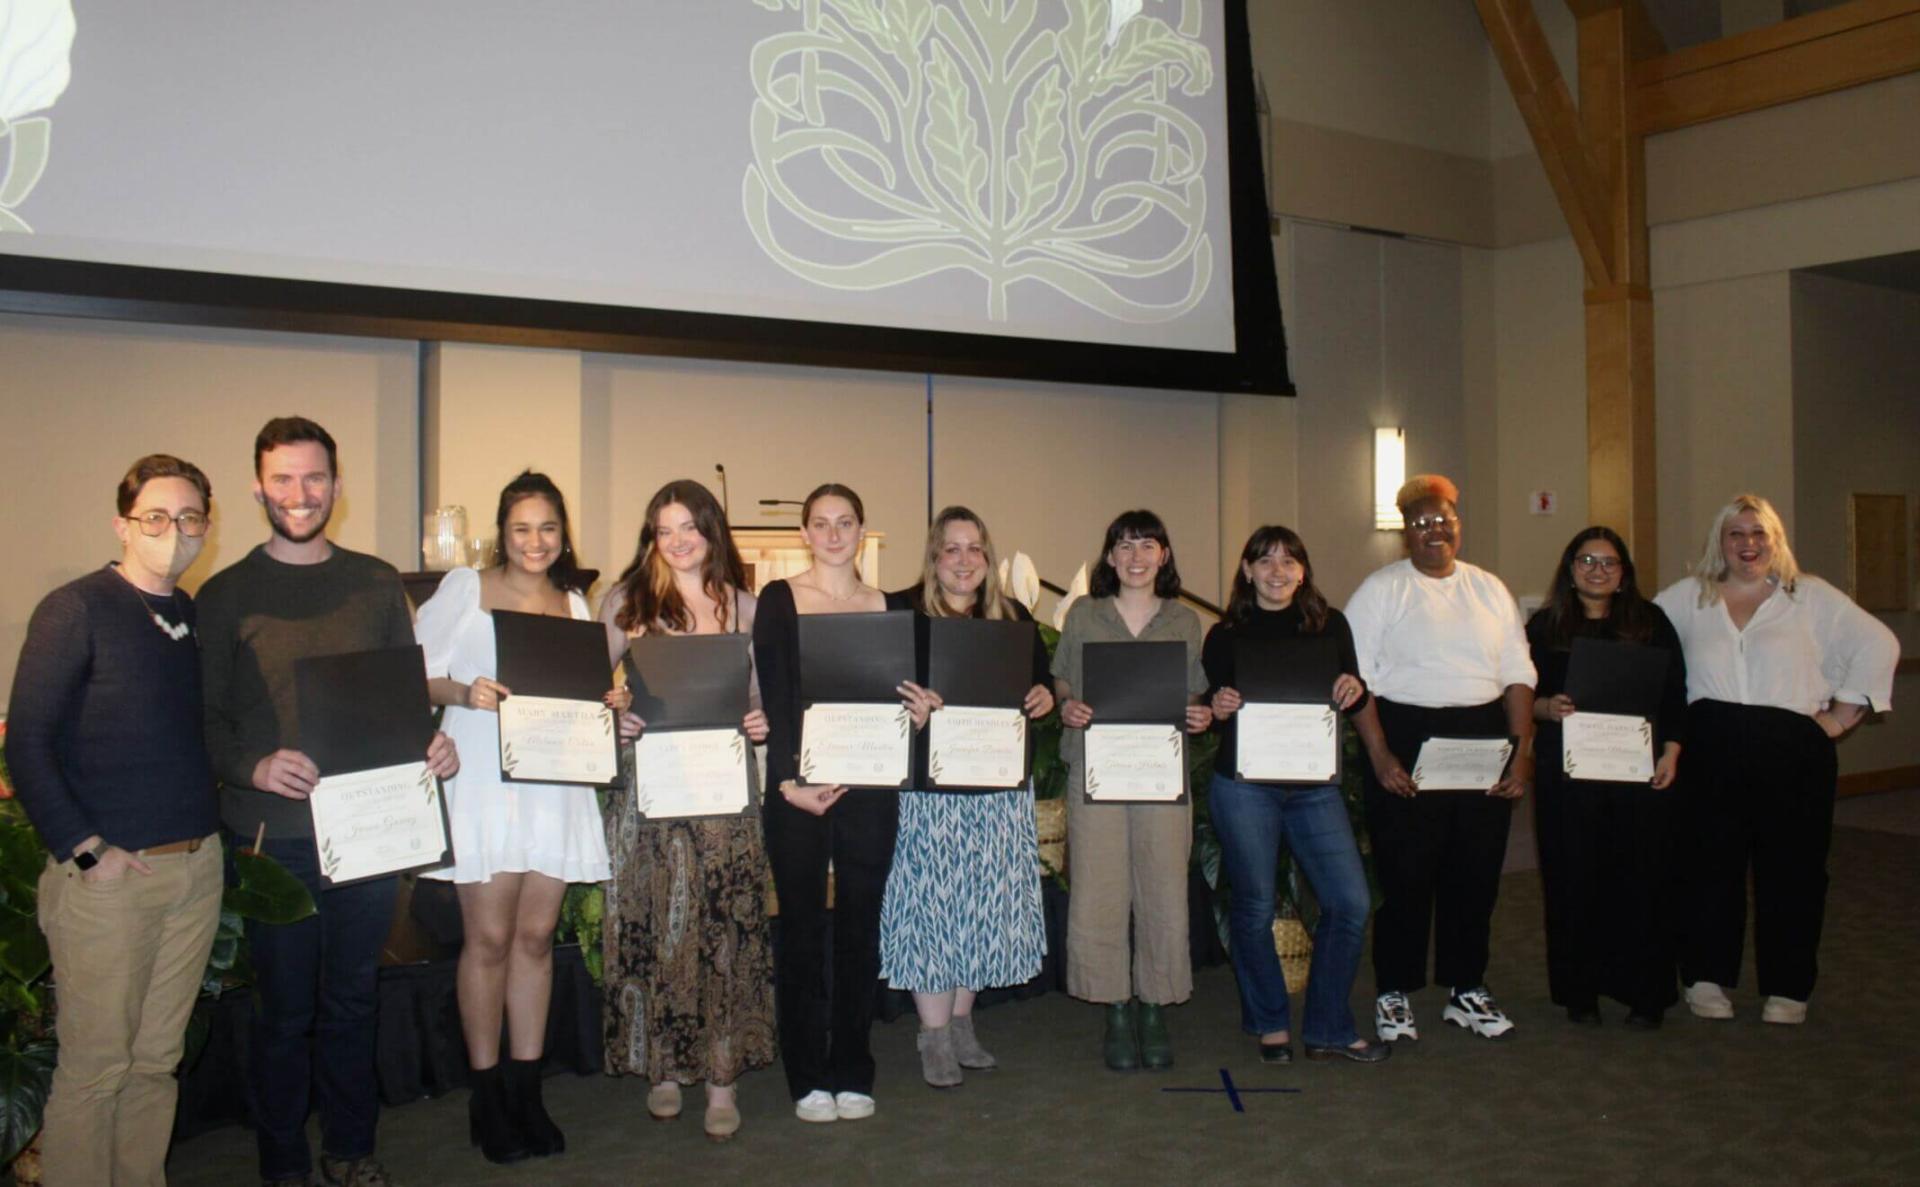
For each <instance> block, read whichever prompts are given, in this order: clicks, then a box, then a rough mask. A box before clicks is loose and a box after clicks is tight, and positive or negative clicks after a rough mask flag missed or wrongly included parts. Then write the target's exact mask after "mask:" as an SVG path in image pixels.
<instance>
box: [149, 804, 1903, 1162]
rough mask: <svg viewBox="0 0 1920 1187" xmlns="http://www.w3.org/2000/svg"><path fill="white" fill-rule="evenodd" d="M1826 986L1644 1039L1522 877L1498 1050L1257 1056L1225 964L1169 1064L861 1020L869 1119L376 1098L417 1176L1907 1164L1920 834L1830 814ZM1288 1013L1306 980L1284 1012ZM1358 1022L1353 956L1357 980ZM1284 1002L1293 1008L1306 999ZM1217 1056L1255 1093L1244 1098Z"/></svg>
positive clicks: (554, 1085)
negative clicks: (1582, 997)
mask: <svg viewBox="0 0 1920 1187" xmlns="http://www.w3.org/2000/svg"><path fill="white" fill-rule="evenodd" d="M1832 869H1833V891H1832V895H1831V897H1830V900H1829V908H1828V915H1827V931H1826V938H1825V941H1824V943H1823V945H1822V949H1821V963H1822V967H1821V981H1820V987H1819V989H1818V991H1817V992H1816V994H1815V997H1814V1001H1813V1007H1812V1011H1811V1013H1810V1015H1809V1018H1808V1021H1807V1024H1806V1025H1805V1026H1804V1027H1801V1028H1798V1029H1795V1028H1786V1027H1772V1026H1763V1025H1761V1023H1760V1022H1759V1020H1758V1015H1759V1010H1758V1003H1757V1001H1756V1000H1755V998H1754V995H1753V990H1752V976H1751V967H1750V965H1749V972H1748V974H1747V977H1746V979H1745V981H1746V983H1745V986H1744V987H1743V988H1742V989H1740V990H1736V991H1735V992H1734V994H1733V996H1734V1000H1735V1005H1736V1007H1737V1009H1738V1010H1739V1017H1738V1018H1737V1019H1736V1020H1735V1021H1733V1022H1721V1023H1708V1022H1701V1021H1699V1020H1697V1019H1694V1018H1693V1017H1691V1016H1690V1015H1688V1014H1687V1013H1686V1010H1685V1008H1684V1006H1683V1007H1680V1008H1679V1009H1677V1010H1676V1011H1675V1012H1674V1013H1673V1014H1671V1015H1670V1016H1669V1019H1668V1023H1667V1026H1666V1027H1665V1029H1663V1030H1661V1031H1659V1032H1656V1033H1651V1034H1648V1033H1641V1032H1635V1031H1629V1030H1627V1029H1626V1028H1625V1027H1623V1026H1621V1025H1620V1017H1621V1011H1620V1009H1619V1008H1618V1007H1617V1006H1613V1005H1611V1004H1609V1005H1608V1006H1607V1008H1606V1012H1607V1021H1606V1025H1605V1026H1603V1027H1602V1028H1600V1029H1598V1030H1587V1029H1576V1028H1574V1027H1572V1026H1570V1025H1569V1024H1568V1023H1567V1022H1566V1021H1565V1019H1564V1017H1563V1016H1562V1014H1561V1013H1560V1011H1558V1010H1557V1009H1555V1008H1554V1007H1553V1006H1552V1005H1551V1004H1550V1003H1549V1002H1548V1001H1547V990H1546V974H1545V970H1544V967H1543V964H1542V941H1541V931H1540V891H1539V882H1538V877H1537V875H1535V874H1533V873H1531V872H1525V873H1515V874H1511V875H1509V876H1508V877H1507V879H1506V882H1505V884H1504V886H1503V887H1502V895H1501V900H1500V908H1499V912H1498V914H1497V916H1496V918H1495V937H1494V964H1493V968H1492V970H1491V980H1492V984H1493V986H1494V988H1495V991H1496V992H1497V994H1498V995H1499V998H1500V1000H1501V1002H1502V1004H1503V1005H1505V1007H1506V1008H1507V1009H1508V1011H1509V1012H1510V1013H1511V1014H1512V1016H1513V1018H1514V1019H1515V1021H1516V1023H1517V1024H1518V1027H1517V1030H1516V1032H1515V1034H1514V1035H1513V1036H1512V1037H1511V1038H1510V1039H1509V1040H1507V1041H1505V1042H1500V1043H1492V1042H1488V1041H1486V1040H1483V1039H1478V1038H1474V1037H1472V1036H1471V1035H1469V1034H1467V1033H1466V1032H1465V1031H1462V1030H1458V1029H1454V1028H1450V1027H1447V1028H1443V1026H1442V1025H1441V1023H1440V1018H1439V1014H1440V1006H1441V1004H1442V1001H1441V997H1440V993H1439V991H1437V990H1434V989H1429V990H1427V991H1425V992H1423V993H1422V994H1420V995H1419V996H1418V998H1417V999H1416V1006H1417V1008H1418V1010H1419V1013H1420V1022H1421V1026H1422V1033H1423V1035H1424V1037H1423V1039H1422V1040H1421V1042H1420V1044H1419V1045H1418V1046H1417V1047H1412V1048H1407V1047H1405V1046H1404V1045H1403V1047H1402V1049H1400V1050H1399V1051H1397V1052H1396V1054H1395V1056H1394V1058H1393V1059H1392V1061H1390V1062H1389V1063H1387V1064H1385V1065H1381V1066H1376V1067H1359V1066H1353V1065H1346V1064H1341V1065H1337V1066H1335V1065H1326V1064H1311V1063H1304V1062H1303V1063H1299V1064H1296V1065H1294V1066H1292V1067H1290V1068H1267V1067H1263V1066H1262V1065H1261V1064H1260V1062H1259V1060H1258V1059H1257V1057H1256V1056H1255V1054H1254V1052H1253V1046H1252V1041H1251V1040H1250V1039H1247V1038H1245V1037H1244V1036H1242V1035H1241V1034H1240V1033H1239V1029H1238V1024H1239V1013H1238V1004H1237V1001H1236V999H1235V996H1234V987H1233V978H1232V975H1231V973H1230V972H1229V971H1228V970H1227V969H1225V968H1224V967H1223V968H1216V969H1209V970H1205V971H1203V972H1202V973H1201V974H1200V975H1199V977H1198V979H1197V986H1196V989H1195V993H1194V998H1193V1001H1192V1002H1191V1003H1190V1004H1188V1005H1187V1006H1185V1007H1183V1008H1181V1009H1179V1010H1177V1011H1175V1012H1174V1014H1173V1029H1174V1037H1175V1040H1176V1044H1177V1052H1178V1058H1179V1063H1178V1066H1177V1067H1175V1068H1174V1069H1173V1070H1171V1071H1168V1072H1164V1073H1158V1074H1135V1075H1125V1076H1122V1075H1115V1074H1113V1073H1110V1072H1107V1071H1105V1070H1104V1069H1103V1068H1102V1067H1101V1064H1100V1056H1099V1050H1098V1037H1099V1030H1100V1015H1099V1012H1098V1010H1097V1009H1096V1008H1095V1007H1093V1006H1089V1005H1086V1004H1083V1003H1080V1002H1075V1001H1072V1000H1070V999H1068V998H1066V997H1064V996H1061V995H1049V996H1046V997H1043V998H1039V999H1035V1000H1033V1001H1029V1002H1025V1003H1016V1004H1010V1005H1004V1006H999V1007H996V1008H994V1009H992V1010H989V1011H985V1012H983V1013H982V1015H981V1016H980V1020H979V1030H980V1033H981V1036H982V1039H983V1041H984V1042H985V1043H986V1045H987V1046H988V1047H989V1048H990V1049H991V1050H993V1051H994V1052H995V1053H996V1054H997V1055H998V1056H999V1058H1000V1061H1001V1069H1000V1070H998V1071H995V1072H988V1073H974V1074H972V1075H970V1076H969V1077H968V1080H967V1083H966V1084H965V1085H964V1086H963V1087H961V1088H959V1089H955V1090H952V1091H948V1092H935V1091H933V1090H932V1089H929V1088H927V1087H926V1086H925V1085H924V1084H923V1083H922V1082H921V1081H920V1078H919V1074H918V1072H919V1068H918V1059H917V1056H916V1055H915V1052H914V1041H913V1040H914V1023H913V1022H912V1020H911V1019H910V1018H906V1019H901V1020H899V1021H897V1022H894V1023H892V1024H888V1025H882V1026H880V1027H878V1028H876V1031H875V1036H874V1045H875V1047H876V1049H877V1051H878V1053H879V1058H880V1064H881V1071H880V1077H881V1078H880V1084H879V1088H878V1091H877V1093H876V1095H877V1097H878V1100H879V1114H878V1115H877V1116H876V1117H875V1118H873V1119H872V1120H869V1121H862V1122H852V1123H849V1122H840V1123H836V1124H833V1125H825V1126H809V1125H803V1124H801V1123H800V1122H798V1121H796V1120H794V1118H793V1115H792V1112H791V1106H790V1103H789V1102H788V1100H787V1095H786V1091H785V1084H784V1080H783V1079H782V1077H781V1076H780V1074H779V1070H778V1068H772V1069H768V1070H766V1071H762V1072H758V1073H755V1074H753V1075H751V1076H749V1077H748V1078H747V1079H746V1080H745V1081H744V1083H743V1088H742V1094H741V1096H742V1107H743V1111H744V1114H745V1127H744V1129H743V1130H742V1132H741V1134H740V1135H739V1137H738V1138H736V1139H735V1140H734V1141H732V1142H731V1143H728V1144H725V1145H715V1144H713V1143H710V1142H709V1141H707V1140H706V1138H705V1137H704V1136H703V1135H702V1133H701V1130H700V1118H699V1109H700V1096H699V1092H698V1090H695V1091H693V1092H691V1093H689V1094H688V1098H687V1099H688V1106H689V1109H688V1112H687V1114H686V1115H685V1116H683V1117H682V1118H681V1119H680V1120H678V1121H676V1122H672V1123H668V1124H656V1123H653V1122H651V1121H650V1120H649V1119H648V1117H647V1115H646V1109H645V1095H646V1085H645V1084H642V1083H638V1082H635V1081H631V1080H618V1081H615V1080H608V1079H605V1078H601V1077H579V1078H575V1077H566V1078H562V1079H553V1080H549V1081H548V1089H547V1092H548V1101H549V1105H550V1107H551V1108H552V1111H553V1113H554V1115H555V1117H556V1118H557V1119H558V1120H559V1121H560V1122H561V1124H562V1125H563V1126H564V1127H565V1129H566V1131H567V1135H568V1141H569V1144H570V1148H569V1151H568V1153H567V1154H566V1155H564V1156H562V1157H560V1158H556V1159H549V1160H544V1161H540V1162H533V1163H523V1164H521V1165H519V1166H517V1167H492V1166H489V1165H487V1164H486V1163H485V1162H483V1161H482V1160H481V1159H480V1156H479V1154H478V1153H477V1152H474V1151H471V1150H469V1149H468V1147H467V1144H466V1099H465V1094H464V1093H455V1094H453V1095H452V1096H449V1097H446V1098H443V1099H441V1100H437V1101H422V1102H420V1103H418V1104H413V1105H409V1106H406V1107H404V1108H398V1109H391V1110H388V1111H387V1112H386V1113H385V1114H384V1115H383V1117H382V1121H381V1141H380V1147H381V1149H380V1153H381V1155H382V1157H384V1159H385V1160H386V1162H387V1165H388V1167H389V1169H390V1170H391V1171H392V1173H393V1174H394V1176H395V1178H396V1180H397V1181H398V1182H399V1183H401V1184H403V1185H419V1184H465V1183H475V1184H502V1183H525V1184H549V1183H552V1184H576V1183H577V1184H620V1185H621V1187H628V1185H631V1184H643V1183H664V1182H696V1183H705V1182H721V1181H726V1180H747V1181H754V1182H758V1183H765V1184H779V1183H828V1182H832V1183H836V1184H858V1183H876V1184H878V1183H886V1184H902V1183H1045V1184H1054V1185H1067V1184H1080V1183H1095V1184H1098V1183H1152V1184H1160V1183H1181V1184H1184V1183H1206V1184H1214V1183H1303V1184H1309V1183H1310V1184H1340V1183H1358V1184H1367V1183H1381V1184H1395V1185H1399V1184H1410V1183H1439V1184H1451V1183H1459V1184H1481V1183H1490V1184H1504V1183H1511V1184H1528V1185H1540V1184H1558V1183H1580V1184H1587V1183H1685V1184H1703V1183H1740V1184H1759V1183H1783V1184H1784V1183H1794V1184H1803V1183H1888V1184H1894V1183H1908V1184H1911V1183H1920V1028H1917V1027H1916V1026H1915V1024H1914V1023H1913V1021H1912V1019H1911V1016H1910V1015H1909V1014H1908V1013H1907V1010H1908V1009H1910V1008H1911V1000H1910V999H1909V998H1908V997H1907V996H1906V995H1907V994H1908V993H1910V992H1911V991H1912V988H1913V983H1914V979H1915V977H1916V975H1917V974H1920V915H1917V914H1916V911H1915V904H1916V898H1917V897H1920V837H1915V836H1902V835H1896V834H1893V833H1887V832H1869V831H1865V830H1860V829H1851V828H1841V829H1838V830H1836V832H1835V836H1834V844H1833V862H1832ZM1298 1008H1299V1001H1298V998H1296V999H1295V1009H1296V1012H1297V1010H1298ZM1355 1008H1356V1010H1362V1009H1364V1011H1365V1012H1364V1013H1362V1014H1361V1018H1362V1020H1363V1025H1370V1019H1371V984H1370V982H1369V980H1368V974H1367V971H1366V970H1365V969H1363V971H1362V984H1361V985H1360V986H1359V987H1357V990H1356V994H1355ZM1296 1017H1297V1013H1296ZM1223 1072H1224V1073H1225V1074H1226V1075H1228V1076H1230V1077H1231V1079H1232V1081H1233V1083H1234V1085H1235V1086H1236V1087H1237V1088H1240V1089H1250V1088H1258V1089H1295V1090H1297V1091H1295V1092H1285V1093H1272V1092H1262V1093H1245V1094H1243V1095H1242V1096H1241V1097H1240V1100H1241V1102H1242V1105H1243V1106H1244V1109H1245V1112H1235V1111H1234V1108H1233V1106H1232V1103H1231V1100H1230V1098H1229V1097H1228V1096H1227V1094H1226V1093H1225V1092H1208V1093H1185V1092H1183V1093H1171V1092H1166V1091H1164V1090H1165V1089H1168V1088H1205V1089H1219V1088H1221V1087H1222V1075H1223ZM253 1167H254V1163H253V1142H252V1135H251V1134H250V1133H249V1132H247V1131H245V1130H241V1129H238V1128H229V1129H224V1130H219V1131H216V1132H214V1133H210V1134H206V1135H204V1136H202V1137H199V1138H196V1139H193V1140H192V1141H189V1142H186V1143H183V1144H181V1145H180V1146H178V1147H177V1148H176V1149H175V1150H174V1152H173V1159H172V1164H171V1167H170V1181H171V1182H172V1183H173V1184H175V1187H198V1185H201V1184H220V1185H222V1187H228V1185H231V1184H236V1183H245V1182H248V1181H250V1180H251V1179H252V1176H253V1173H254V1172H253Z"/></svg>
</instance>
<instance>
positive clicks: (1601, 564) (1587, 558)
mask: <svg viewBox="0 0 1920 1187" xmlns="http://www.w3.org/2000/svg"><path fill="white" fill-rule="evenodd" d="M1573 563H1574V564H1576V565H1579V566H1580V567H1581V568H1583V569H1604V570H1605V571H1607V572H1609V573H1611V572H1613V571H1614V570H1615V569H1618V568H1619V567H1620V558H1619V557H1617V556H1595V555H1593V554H1592V553H1591V552H1583V553H1581V554H1580V555H1579V556H1576V557H1574V558H1573Z"/></svg>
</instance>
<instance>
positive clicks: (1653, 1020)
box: [1627, 1010, 1666, 1030]
mask: <svg viewBox="0 0 1920 1187" xmlns="http://www.w3.org/2000/svg"><path fill="white" fill-rule="evenodd" d="M1664 1021H1666V1019H1665V1017H1664V1016H1663V1014H1662V1012H1661V1011H1658V1010H1656V1011H1654V1012H1652V1013H1643V1012H1641V1011H1639V1010H1628V1011H1627V1025H1628V1026H1631V1027H1633V1029H1635V1030H1659V1029H1660V1024H1661V1023H1662V1022H1664Z"/></svg>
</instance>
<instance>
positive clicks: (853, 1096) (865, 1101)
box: [833, 1092, 873, 1121]
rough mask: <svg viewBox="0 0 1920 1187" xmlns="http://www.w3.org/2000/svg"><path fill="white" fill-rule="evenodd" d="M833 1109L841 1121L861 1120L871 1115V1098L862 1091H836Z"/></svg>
mask: <svg viewBox="0 0 1920 1187" xmlns="http://www.w3.org/2000/svg"><path fill="white" fill-rule="evenodd" d="M833 1111H834V1114H835V1115H836V1116H838V1117H839V1118H840V1120H842V1121H862V1120H865V1119H866V1118H868V1117H871V1116H873V1098H872V1097H871V1096H868V1095H867V1094H866V1093H864V1092H837V1093H835V1094H834V1097H833Z"/></svg>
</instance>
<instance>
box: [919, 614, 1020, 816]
mask: <svg viewBox="0 0 1920 1187" xmlns="http://www.w3.org/2000/svg"><path fill="white" fill-rule="evenodd" d="M927 628H928V630H927V683H928V685H929V686H930V687H931V688H933V689H934V691H936V692H938V693H939V694H940V696H941V698H942V699H943V700H944V701H945V702H946V703H945V705H944V706H943V707H942V708H939V709H936V710H934V712H933V715H932V716H931V717H930V718H929V719H928V722H927V778H928V780H929V781H930V782H931V784H932V789H933V790H939V791H951V790H956V789H965V790H987V791H997V790H1005V789H1008V788H1014V787H1021V786H1024V785H1025V783H1026V781H1027V768H1028V753H1029V752H1028V747H1027V715H1026V711H1025V710H1024V709H1023V708H1022V702H1023V701H1024V700H1025V698H1026V694H1027V690H1028V688H1030V687H1031V686H1032V684H1033V673H1032V664H1033V648H1034V641H1033V640H1034V626H1033V624H1032V623H1030V622H1016V621H1011V620H1008V621H989V620H984V619H972V618H935V619H931V620H929V621H928V623H927Z"/></svg>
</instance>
